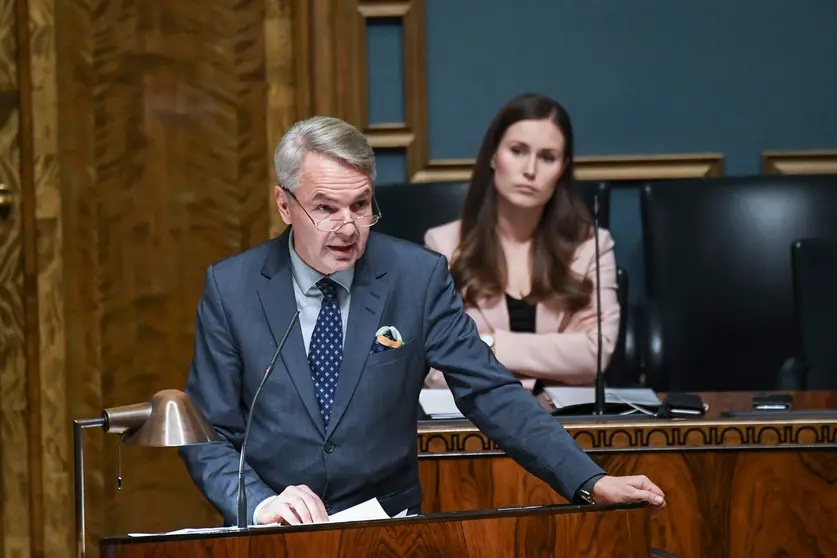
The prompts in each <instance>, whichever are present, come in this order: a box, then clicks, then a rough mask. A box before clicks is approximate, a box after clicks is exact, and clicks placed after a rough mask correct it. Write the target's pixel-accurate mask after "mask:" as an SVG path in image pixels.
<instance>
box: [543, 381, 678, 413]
mask: <svg viewBox="0 0 837 558" xmlns="http://www.w3.org/2000/svg"><path fill="white" fill-rule="evenodd" d="M544 391H545V392H546V394H547V395H548V396H549V399H550V400H551V401H552V404H553V405H555V409H556V410H562V409H573V408H577V407H583V406H585V405H592V404H593V403H595V401H596V393H595V391H594V390H593V388H591V387H579V386H558V387H546V388H544ZM605 402H606V403H608V404H623V405H626V406H628V407H634V406H637V407H648V408H651V409H657V407H659V406H660V405H661V404H662V403H661V401H660V398H659V397H657V394H656V393H654V390H652V389H650V388H606V389H605Z"/></svg>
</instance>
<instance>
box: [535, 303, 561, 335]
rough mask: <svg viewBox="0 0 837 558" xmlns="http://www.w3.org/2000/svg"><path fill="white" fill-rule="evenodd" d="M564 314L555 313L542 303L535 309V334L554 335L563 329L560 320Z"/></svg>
mask: <svg viewBox="0 0 837 558" xmlns="http://www.w3.org/2000/svg"><path fill="white" fill-rule="evenodd" d="M563 317H564V312H561V311H556V310H554V309H552V308H551V307H549V306H547V305H546V304H544V303H543V302H541V303H538V305H537V306H536V307H535V332H536V333H555V332H558V331H561V330H562V329H563V327H562V325H561V320H562V319H563Z"/></svg>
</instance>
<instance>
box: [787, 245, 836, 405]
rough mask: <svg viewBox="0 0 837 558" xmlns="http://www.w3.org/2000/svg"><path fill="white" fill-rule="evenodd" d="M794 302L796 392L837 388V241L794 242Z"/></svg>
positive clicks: (792, 254)
mask: <svg viewBox="0 0 837 558" xmlns="http://www.w3.org/2000/svg"><path fill="white" fill-rule="evenodd" d="M791 261H792V263H793V299H794V313H795V316H796V324H797V328H798V330H799V345H800V352H799V353H800V357H801V358H800V361H801V364H802V366H800V367H799V368H800V369H799V373H798V374H796V378H795V379H796V380H797V381H795V382H794V384H795V385H792V386H790V387H794V388H796V389H832V390H833V389H837V324H835V317H837V238H834V237H832V238H807V239H802V240H799V241H797V242H794V243H793V246H792V247H791Z"/></svg>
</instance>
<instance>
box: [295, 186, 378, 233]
mask: <svg viewBox="0 0 837 558" xmlns="http://www.w3.org/2000/svg"><path fill="white" fill-rule="evenodd" d="M282 189H283V190H285V192H287V193H288V194H289V195H290V196H291V197H292V198H293V199H294V201H296V203H298V204H299V207H301V208H302V211H304V212H305V215H307V216H308V218H309V219H311V222H312V223H313V224H314V226H315V227H317V229H319V230H321V231H323V232H337V231H339V230H340V229H342V228H343V227H344V226H346V225H348V224H349V223H354V225H355V226H356V227H358V228H368V227H371V226H372V225H374V224H375V223H377V222H378V221H379V220H380V219H381V217H383V215H382V214H381V208H380V207H378V202H377V201H376V200H375V196H372V203H373V205H374V207H375V209H377V210H378V213H377V214H372V215H359V216H357V217H355V218H354V219H349V220H348V221H344V220H342V219H322V220H320V221H315V220H314V218H313V217H311V214H310V213H308V210H306V209H305V206H303V205H302V204H301V203H299V199H297V197H296V196H295V195H294V193H293V192H291V191H290V190H288V189H287V188H282Z"/></svg>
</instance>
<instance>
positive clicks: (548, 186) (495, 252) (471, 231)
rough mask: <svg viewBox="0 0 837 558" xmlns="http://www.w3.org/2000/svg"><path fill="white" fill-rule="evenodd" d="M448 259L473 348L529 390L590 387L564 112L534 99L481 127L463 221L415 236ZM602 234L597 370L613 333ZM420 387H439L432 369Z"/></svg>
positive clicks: (585, 287) (589, 331)
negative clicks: (470, 324) (471, 324)
mask: <svg viewBox="0 0 837 558" xmlns="http://www.w3.org/2000/svg"><path fill="white" fill-rule="evenodd" d="M425 244H426V246H427V247H428V248H430V249H432V250H435V251H437V252H440V253H442V254H444V255H445V256H446V257H447V258H448V261H449V264H450V270H451V275H452V276H453V279H454V284H455V286H456V289H457V290H458V291H459V293H460V295H461V296H462V298H463V300H464V302H465V306H466V309H467V312H468V314H469V315H470V316H471V317H472V318H473V319H474V320H475V321H476V324H477V328H478V329H479V332H480V333H481V334H482V338H483V341H485V342H486V343H488V344H489V345H490V346H491V347H492V349H493V350H494V354H495V356H496V357H497V359H498V360H499V361H500V362H501V363H503V364H504V365H505V366H506V368H508V369H509V370H511V371H512V372H513V373H515V374H516V375H518V376H519V377H521V379H522V380H523V384H524V385H525V386H527V387H528V388H529V389H531V388H532V387H533V386H534V384H535V380H536V379H541V380H542V381H543V383H544V384H546V385H559V384H565V385H592V384H593V381H594V379H595V377H596V368H597V359H598V349H597V336H598V334H597V316H596V313H597V310H598V307H597V305H596V293H595V285H594V282H595V279H596V246H595V238H594V234H593V220H592V218H591V215H590V212H589V211H588V210H587V208H586V207H585V205H584V204H583V202H582V201H581V199H580V198H579V196H578V193H577V191H576V187H575V183H574V179H573V131H572V125H571V123H570V117H569V115H568V114H567V111H566V110H564V108H563V107H562V106H561V105H560V104H559V103H557V102H556V101H554V100H552V99H550V98H548V97H544V96H542V95H533V94H528V95H523V96H520V97H518V98H516V99H514V100H512V101H511V102H510V103H509V104H507V105H506V106H505V107H504V108H503V109H502V110H501V111H500V113H499V114H497V116H496V117H495V118H494V120H493V122H492V123H491V126H490V127H489V128H488V131H487V133H486V134H485V138H484V139H483V142H482V147H481V149H480V152H479V156H478V157H477V160H476V163H475V165H474V171H473V175H472V177H471V182H470V187H469V190H468V194H467V197H466V199H465V204H464V207H463V210H462V218H461V220H459V221H454V222H452V223H447V224H445V225H441V226H439V227H435V228H432V229H430V230H428V231H427V233H426V234H425ZM613 246H614V242H613V238H612V237H611V235H610V234H609V232H608V231H607V230H604V229H600V230H599V255H600V257H599V260H600V262H601V264H600V265H601V267H600V270H599V275H600V279H601V305H602V317H601V318H602V367H603V368H606V367H607V365H608V363H609V362H610V358H611V356H612V354H613V350H614V347H615V344H616V338H617V335H618V331H619V319H620V309H619V303H618V301H617V293H616V290H617V286H616V261H615V258H614V253H613ZM425 385H426V386H427V387H445V386H446V383H445V380H444V376H443V375H442V373H441V372H440V371H438V370H431V371H430V374H428V376H427V379H426V382H425Z"/></svg>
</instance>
